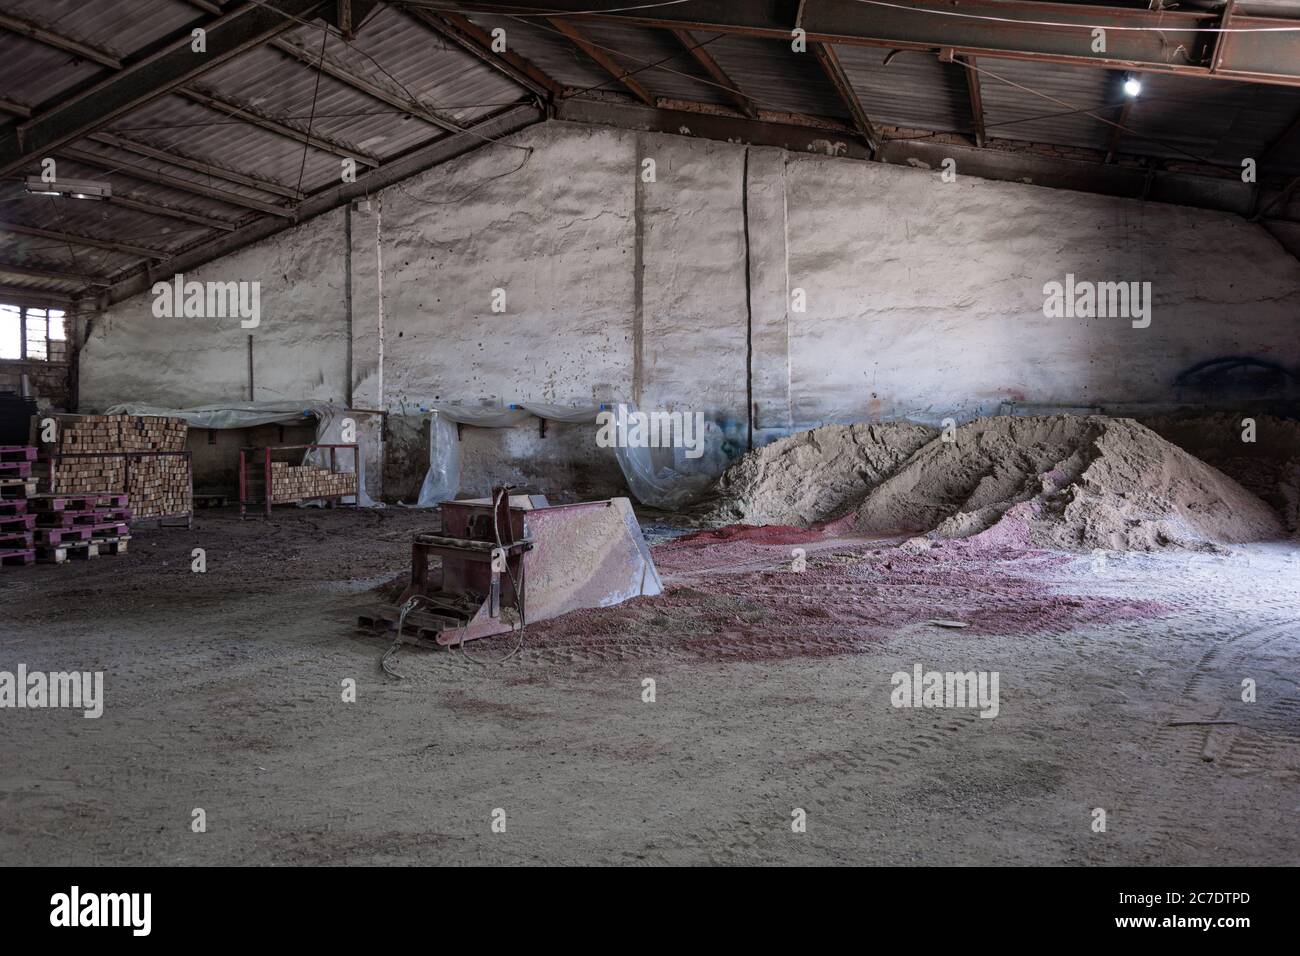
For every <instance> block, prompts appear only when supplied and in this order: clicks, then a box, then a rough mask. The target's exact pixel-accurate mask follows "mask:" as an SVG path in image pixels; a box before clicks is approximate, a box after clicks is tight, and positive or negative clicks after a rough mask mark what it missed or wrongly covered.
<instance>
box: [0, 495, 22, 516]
mask: <svg viewBox="0 0 1300 956" xmlns="http://www.w3.org/2000/svg"><path fill="white" fill-rule="evenodd" d="M25 514H27V499H26V498H5V499H3V500H0V515H6V516H8V515H25Z"/></svg>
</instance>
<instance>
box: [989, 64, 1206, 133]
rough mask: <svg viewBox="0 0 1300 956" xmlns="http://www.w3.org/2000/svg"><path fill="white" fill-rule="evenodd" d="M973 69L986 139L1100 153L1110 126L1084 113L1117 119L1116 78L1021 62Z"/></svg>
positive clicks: (1118, 94)
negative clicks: (1019, 141) (988, 137)
mask: <svg viewBox="0 0 1300 956" xmlns="http://www.w3.org/2000/svg"><path fill="white" fill-rule="evenodd" d="M975 65H976V67H977V68H978V70H979V79H980V96H981V98H982V100H983V102H984V124H985V129H986V130H987V132H988V135H990V136H994V137H997V138H999V139H1015V140H1024V141H1028V142H1033V143H1050V144H1052V145H1055V146H1076V147H1080V148H1083V149H1097V150H1104V149H1106V147H1107V144H1108V143H1109V142H1110V130H1111V129H1112V127H1110V126H1108V125H1107V124H1105V123H1103V122H1101V121H1100V120H1098V119H1095V118H1094V117H1092V116H1089V115H1088V112H1093V113H1096V114H1097V115H1099V116H1103V117H1105V118H1107V119H1110V120H1112V121H1115V122H1117V121H1118V120H1119V114H1120V110H1121V109H1122V108H1123V105H1124V100H1125V97H1124V94H1123V91H1122V90H1121V89H1120V84H1121V82H1122V76H1121V75H1119V74H1116V73H1113V72H1111V71H1109V70H1098V69H1096V68H1094V67H1082V66H1060V65H1054V64H1046V63H1032V62H1028V61H1025V60H989V59H982V60H977V61H976V64H975ZM1190 82H1198V81H1196V80H1192V81H1190ZM1202 82H1203V81H1202ZM1030 90H1032V91H1035V92H1029V91H1030ZM1036 93H1037V94H1042V95H1035V94H1036Z"/></svg>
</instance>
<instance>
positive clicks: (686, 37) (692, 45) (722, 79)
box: [672, 28, 758, 119]
mask: <svg viewBox="0 0 1300 956" xmlns="http://www.w3.org/2000/svg"><path fill="white" fill-rule="evenodd" d="M672 35H673V36H675V37H676V38H677V42H678V43H680V44H681V45H682V46H684V47H686V52H687V53H689V54H690V55H691V56H692V57H694V58H695V62H696V63H698V64H699V65H700V66H702V67H703V68H704V72H705V73H707V74H709V76H711V77H712V78H713V82H715V83H717V84H719V85H720V86H722V87H724V89H723V91H722V92H723V93H725V94H726V95H727V98H728V99H730V100H731V101H732V102H733V103H735V104H736V108H737V109H738V110H740V111H741V112H742V113H744V114H745V115H746V116H748V117H749V118H750V119H758V106H757V105H756V104H755V103H754V101H753V100H752V99H750V98H749V97H748V96H746V95H745V94H744V93H743V92H741V90H740V87H739V86H737V85H736V83H735V81H734V80H732V78H731V77H729V76H728V75H727V74H726V71H724V70H723V69H722V67H721V66H719V65H718V61H717V60H715V59H714V58H713V56H712V54H710V53H709V51H708V50H706V49H704V47H703V46H701V45H700V43H699V41H698V40H696V39H695V37H693V36H691V34H690V33H688V32H687V31H686V30H678V29H676V28H674V29H673V30H672Z"/></svg>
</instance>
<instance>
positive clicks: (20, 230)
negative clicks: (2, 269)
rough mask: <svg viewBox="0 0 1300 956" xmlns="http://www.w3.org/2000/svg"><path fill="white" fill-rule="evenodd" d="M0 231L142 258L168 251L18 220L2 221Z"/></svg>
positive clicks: (157, 256) (152, 257) (163, 253)
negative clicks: (22, 222) (79, 234)
mask: <svg viewBox="0 0 1300 956" xmlns="http://www.w3.org/2000/svg"><path fill="white" fill-rule="evenodd" d="M0 232H11V233H13V234H14V235H16V236H30V237H32V238H33V239H49V240H50V241H52V242H66V243H69V244H71V245H74V246H85V247H87V248H89V249H103V250H105V251H107V252H120V253H122V254H123V255H127V256H138V257H140V258H141V259H165V258H166V257H167V253H166V252H163V251H162V250H161V249H150V248H149V247H148V246H138V245H136V244H135V243H132V242H120V241H117V240H108V239H93V238H91V237H90V236H78V235H74V234H73V233H70V232H57V231H55V230H53V229H41V228H38V227H37V226H24V225H22V224H20V223H16V222H0Z"/></svg>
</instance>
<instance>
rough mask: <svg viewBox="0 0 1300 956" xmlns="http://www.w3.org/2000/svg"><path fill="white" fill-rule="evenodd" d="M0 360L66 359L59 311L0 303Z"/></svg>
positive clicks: (60, 312) (65, 337)
mask: <svg viewBox="0 0 1300 956" xmlns="http://www.w3.org/2000/svg"><path fill="white" fill-rule="evenodd" d="M0 359H17V360H20V361H27V362H66V361H67V360H68V342H67V331H66V330H65V329H64V326H63V312H62V310H60V309H48V310H47V309H29V308H26V307H19V306H16V305H0Z"/></svg>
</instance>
